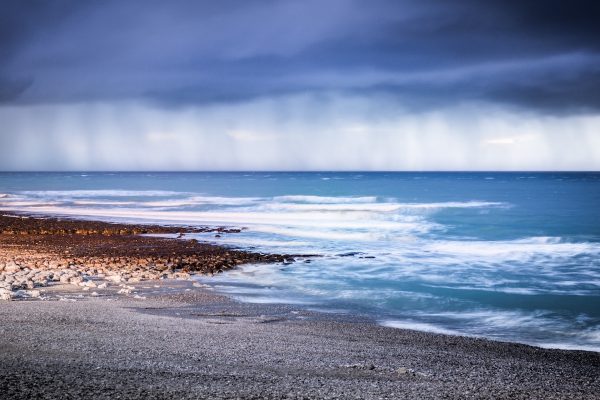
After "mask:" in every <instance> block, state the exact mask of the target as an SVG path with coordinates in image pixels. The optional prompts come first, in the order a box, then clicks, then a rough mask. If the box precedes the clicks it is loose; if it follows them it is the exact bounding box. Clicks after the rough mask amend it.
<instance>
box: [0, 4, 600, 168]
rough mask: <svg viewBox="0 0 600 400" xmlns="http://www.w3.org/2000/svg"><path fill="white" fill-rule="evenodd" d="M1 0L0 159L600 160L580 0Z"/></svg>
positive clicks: (44, 163)
mask: <svg viewBox="0 0 600 400" xmlns="http://www.w3.org/2000/svg"><path fill="white" fill-rule="evenodd" d="M0 9H1V10H2V12H0V170H600V23H598V21H600V2H597V1H582V0H570V1H555V0H546V1H532V0H522V1H518V2H507V1H500V0H488V1H480V0H455V1H445V0H438V1H428V0H420V1H416V0H385V1H384V0H373V1H359V0H304V1H270V0H264V1H254V0H245V1H242V0H239V1H230V0H222V1H191V0H190V1H188V0H173V1H155V0H139V1H138V0H133V1H123V0H106V1H101V2H98V1H86V0H54V1H44V0H0Z"/></svg>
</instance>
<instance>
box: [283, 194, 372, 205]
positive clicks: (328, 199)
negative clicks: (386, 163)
mask: <svg viewBox="0 0 600 400" xmlns="http://www.w3.org/2000/svg"><path fill="white" fill-rule="evenodd" d="M273 200H274V201H279V202H297V203H316V204H326V203H334V204H344V203H375V202H376V201H377V197H375V196H363V197H332V196H309V195H306V196H303V195H289V196H276V197H273Z"/></svg>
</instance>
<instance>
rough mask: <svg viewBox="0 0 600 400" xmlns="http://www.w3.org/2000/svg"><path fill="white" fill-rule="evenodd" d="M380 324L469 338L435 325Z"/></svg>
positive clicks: (397, 322)
mask: <svg viewBox="0 0 600 400" xmlns="http://www.w3.org/2000/svg"><path fill="white" fill-rule="evenodd" d="M379 324H380V325H382V326H387V327H388V328H397V329H410V330H413V331H419V332H431V333H441V334H444V335H457V336H468V335H466V334H465V333H462V332H459V331H455V330H452V329H446V328H442V327H440V326H437V325H434V324H428V323H425V322H415V321H399V320H385V321H380V322H379Z"/></svg>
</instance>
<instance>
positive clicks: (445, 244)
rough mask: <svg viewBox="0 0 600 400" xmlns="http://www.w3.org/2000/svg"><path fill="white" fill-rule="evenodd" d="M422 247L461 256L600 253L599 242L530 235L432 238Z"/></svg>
mask: <svg viewBox="0 0 600 400" xmlns="http://www.w3.org/2000/svg"><path fill="white" fill-rule="evenodd" d="M424 250H426V251H428V252H433V253H441V254H445V255H450V256H457V257H461V258H463V259H469V258H474V257H476V258H482V257H488V258H489V257H495V258H496V259H503V260H508V259H513V260H518V259H524V258H531V257H535V256H538V255H545V256H557V257H568V256H575V255H578V254H597V253H599V252H600V245H598V244H597V243H590V242H581V243H569V242H561V241H560V238H549V237H531V238H525V239H518V240H507V241H474V240H472V241H447V240H446V241H432V242H429V243H427V244H425V246H424Z"/></svg>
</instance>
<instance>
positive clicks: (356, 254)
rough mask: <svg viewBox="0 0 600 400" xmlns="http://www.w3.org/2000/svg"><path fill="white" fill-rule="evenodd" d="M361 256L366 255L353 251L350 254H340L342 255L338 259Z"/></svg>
mask: <svg viewBox="0 0 600 400" xmlns="http://www.w3.org/2000/svg"><path fill="white" fill-rule="evenodd" d="M360 254H364V253H361V252H360V251H351V252H348V253H340V254H338V257H354V256H358V255H360Z"/></svg>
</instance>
